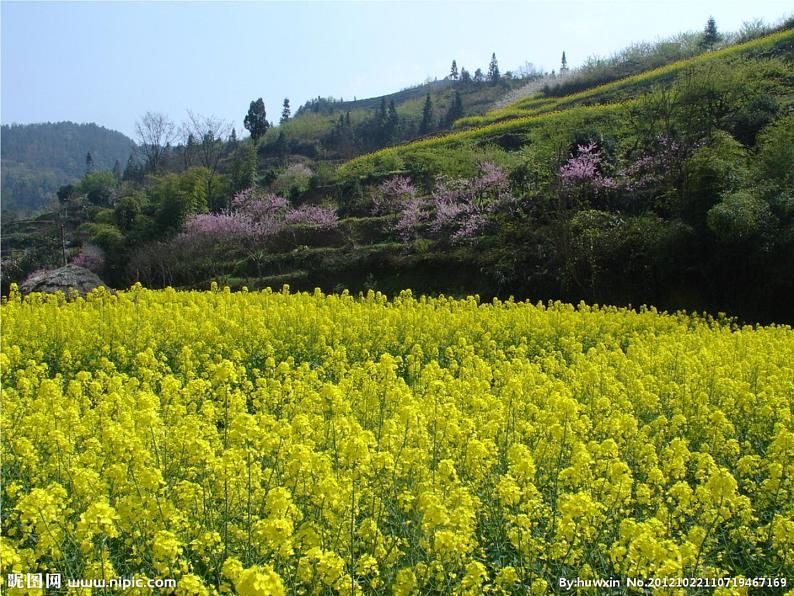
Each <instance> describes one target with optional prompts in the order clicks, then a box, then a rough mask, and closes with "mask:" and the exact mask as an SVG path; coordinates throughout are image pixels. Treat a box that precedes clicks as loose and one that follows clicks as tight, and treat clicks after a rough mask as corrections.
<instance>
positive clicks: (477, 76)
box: [474, 68, 485, 83]
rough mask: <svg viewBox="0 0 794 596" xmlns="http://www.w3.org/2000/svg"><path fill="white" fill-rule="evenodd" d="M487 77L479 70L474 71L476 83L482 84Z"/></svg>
mask: <svg viewBox="0 0 794 596" xmlns="http://www.w3.org/2000/svg"><path fill="white" fill-rule="evenodd" d="M484 78H485V77H483V74H482V70H480V69H479V68H478V69H477V70H475V71H474V82H475V83H482V82H483V80H484Z"/></svg>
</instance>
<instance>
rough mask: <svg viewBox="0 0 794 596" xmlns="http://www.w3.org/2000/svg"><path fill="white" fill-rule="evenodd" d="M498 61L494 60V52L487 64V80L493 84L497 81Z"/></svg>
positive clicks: (498, 76)
mask: <svg viewBox="0 0 794 596" xmlns="http://www.w3.org/2000/svg"><path fill="white" fill-rule="evenodd" d="M499 78H500V75H499V63H498V62H497V61H496V52H494V53H493V54H491V63H490V64H489V65H488V81H490V83H491V84H493V85H495V84H496V83H498V82H499Z"/></svg>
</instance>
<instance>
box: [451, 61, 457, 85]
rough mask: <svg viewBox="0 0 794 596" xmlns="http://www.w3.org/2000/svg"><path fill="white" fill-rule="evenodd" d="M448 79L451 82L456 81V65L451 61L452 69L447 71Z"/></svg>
mask: <svg viewBox="0 0 794 596" xmlns="http://www.w3.org/2000/svg"><path fill="white" fill-rule="evenodd" d="M449 78H450V79H452V80H453V81H457V80H458V63H457V62H455V61H454V60H453V61H452V68H451V69H450V70H449Z"/></svg>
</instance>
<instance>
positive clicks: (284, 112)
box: [280, 97, 290, 124]
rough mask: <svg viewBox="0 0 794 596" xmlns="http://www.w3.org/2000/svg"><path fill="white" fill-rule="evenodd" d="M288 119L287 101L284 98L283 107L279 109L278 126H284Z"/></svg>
mask: <svg viewBox="0 0 794 596" xmlns="http://www.w3.org/2000/svg"><path fill="white" fill-rule="evenodd" d="M289 118H290V109H289V99H287V98H286V97H285V98H284V105H283V106H282V108H281V121H280V124H284V123H285V122H286V121H287V120H289Z"/></svg>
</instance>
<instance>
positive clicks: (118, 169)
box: [113, 159, 121, 180]
mask: <svg viewBox="0 0 794 596" xmlns="http://www.w3.org/2000/svg"><path fill="white" fill-rule="evenodd" d="M113 175H114V176H115V177H116V180H121V164H120V163H119V160H118V159H117V160H116V161H115V162H114V164H113Z"/></svg>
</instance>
